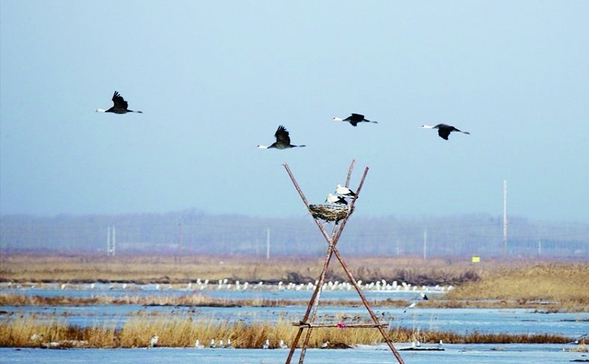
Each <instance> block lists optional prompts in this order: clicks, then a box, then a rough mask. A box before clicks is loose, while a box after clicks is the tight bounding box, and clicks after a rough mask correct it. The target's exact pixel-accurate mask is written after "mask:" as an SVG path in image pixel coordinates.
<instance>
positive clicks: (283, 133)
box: [274, 125, 290, 145]
mask: <svg viewBox="0 0 589 364" xmlns="http://www.w3.org/2000/svg"><path fill="white" fill-rule="evenodd" d="M274 137H276V142H278V143H284V144H286V145H289V144H290V136H289V135H288V130H286V128H285V127H284V126H282V125H280V126H279V127H278V129H276V133H275V134H274Z"/></svg>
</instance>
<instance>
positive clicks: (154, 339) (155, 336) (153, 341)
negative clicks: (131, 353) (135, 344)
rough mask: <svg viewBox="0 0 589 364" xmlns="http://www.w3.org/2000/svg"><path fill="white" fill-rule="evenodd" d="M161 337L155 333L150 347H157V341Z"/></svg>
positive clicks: (150, 341)
mask: <svg viewBox="0 0 589 364" xmlns="http://www.w3.org/2000/svg"><path fill="white" fill-rule="evenodd" d="M159 338H160V337H159V336H157V335H153V336H152V337H151V340H149V347H150V348H154V347H156V346H157V341H158V340H159Z"/></svg>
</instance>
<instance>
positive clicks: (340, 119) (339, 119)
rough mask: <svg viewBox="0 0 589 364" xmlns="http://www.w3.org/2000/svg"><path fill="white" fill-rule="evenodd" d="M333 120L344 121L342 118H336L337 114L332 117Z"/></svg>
mask: <svg viewBox="0 0 589 364" xmlns="http://www.w3.org/2000/svg"><path fill="white" fill-rule="evenodd" d="M333 121H344V119H342V118H338V117H337V116H336V117H334V118H333Z"/></svg>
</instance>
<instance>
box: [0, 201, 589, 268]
mask: <svg viewBox="0 0 589 364" xmlns="http://www.w3.org/2000/svg"><path fill="white" fill-rule="evenodd" d="M109 227H111V228H112V227H114V229H115V232H116V233H115V241H116V254H117V255H120V254H123V255H124V254H145V253H157V254H163V255H185V254H207V255H258V256H264V255H266V254H267V245H269V253H270V254H271V255H273V256H284V255H289V256H292V255H297V256H321V255H323V254H324V252H325V249H326V247H327V243H326V242H325V240H324V239H323V237H322V235H321V234H320V233H319V231H318V229H317V227H316V226H315V224H314V223H313V222H312V218H311V217H310V216H299V217H294V218H258V217H249V216H244V215H212V214H207V213H204V212H202V211H198V210H187V211H179V212H168V213H137V214H124V215H83V216H74V215H58V216H53V217H39V216H29V215H3V216H2V218H1V224H0V250H1V251H2V253H3V254H9V253H11V252H14V253H17V252H49V253H59V254H106V245H107V230H108V229H109ZM326 228H327V229H328V231H331V228H332V227H331V225H326ZM268 243H269V244H268ZM338 248H339V249H340V251H341V252H342V253H345V254H348V255H360V256H361V255H365V256H374V255H380V256H403V255H413V256H415V255H417V256H425V257H434V256H436V257H453V256H489V257H497V256H502V255H503V254H504V253H506V254H508V255H509V256H511V257H522V256H529V257H534V256H542V257H567V258H581V259H587V258H589V223H564V222H545V221H529V220H528V219H525V218H521V217H510V219H509V225H508V239H507V250H504V249H505V246H504V240H503V223H502V218H501V217H498V216H491V215H486V214H469V215H452V216H443V217H397V216H389V217H360V216H355V215H352V216H351V218H350V220H349V222H348V224H347V225H346V229H345V230H344V232H343V234H342V237H341V239H340V242H339V244H338Z"/></svg>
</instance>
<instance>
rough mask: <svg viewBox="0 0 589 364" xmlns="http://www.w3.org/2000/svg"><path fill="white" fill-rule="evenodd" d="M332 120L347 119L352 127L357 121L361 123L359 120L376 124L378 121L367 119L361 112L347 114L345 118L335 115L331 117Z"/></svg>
mask: <svg viewBox="0 0 589 364" xmlns="http://www.w3.org/2000/svg"><path fill="white" fill-rule="evenodd" d="M333 121H347V122H349V123H350V124H352V126H354V127H355V126H357V125H358V123H361V122H366V123H374V124H378V121H373V120H368V119H366V118H365V117H364V115H362V114H354V113H353V114H352V115H350V116H348V117H347V118H345V119H342V118H338V117H337V116H336V117H334V118H333Z"/></svg>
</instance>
